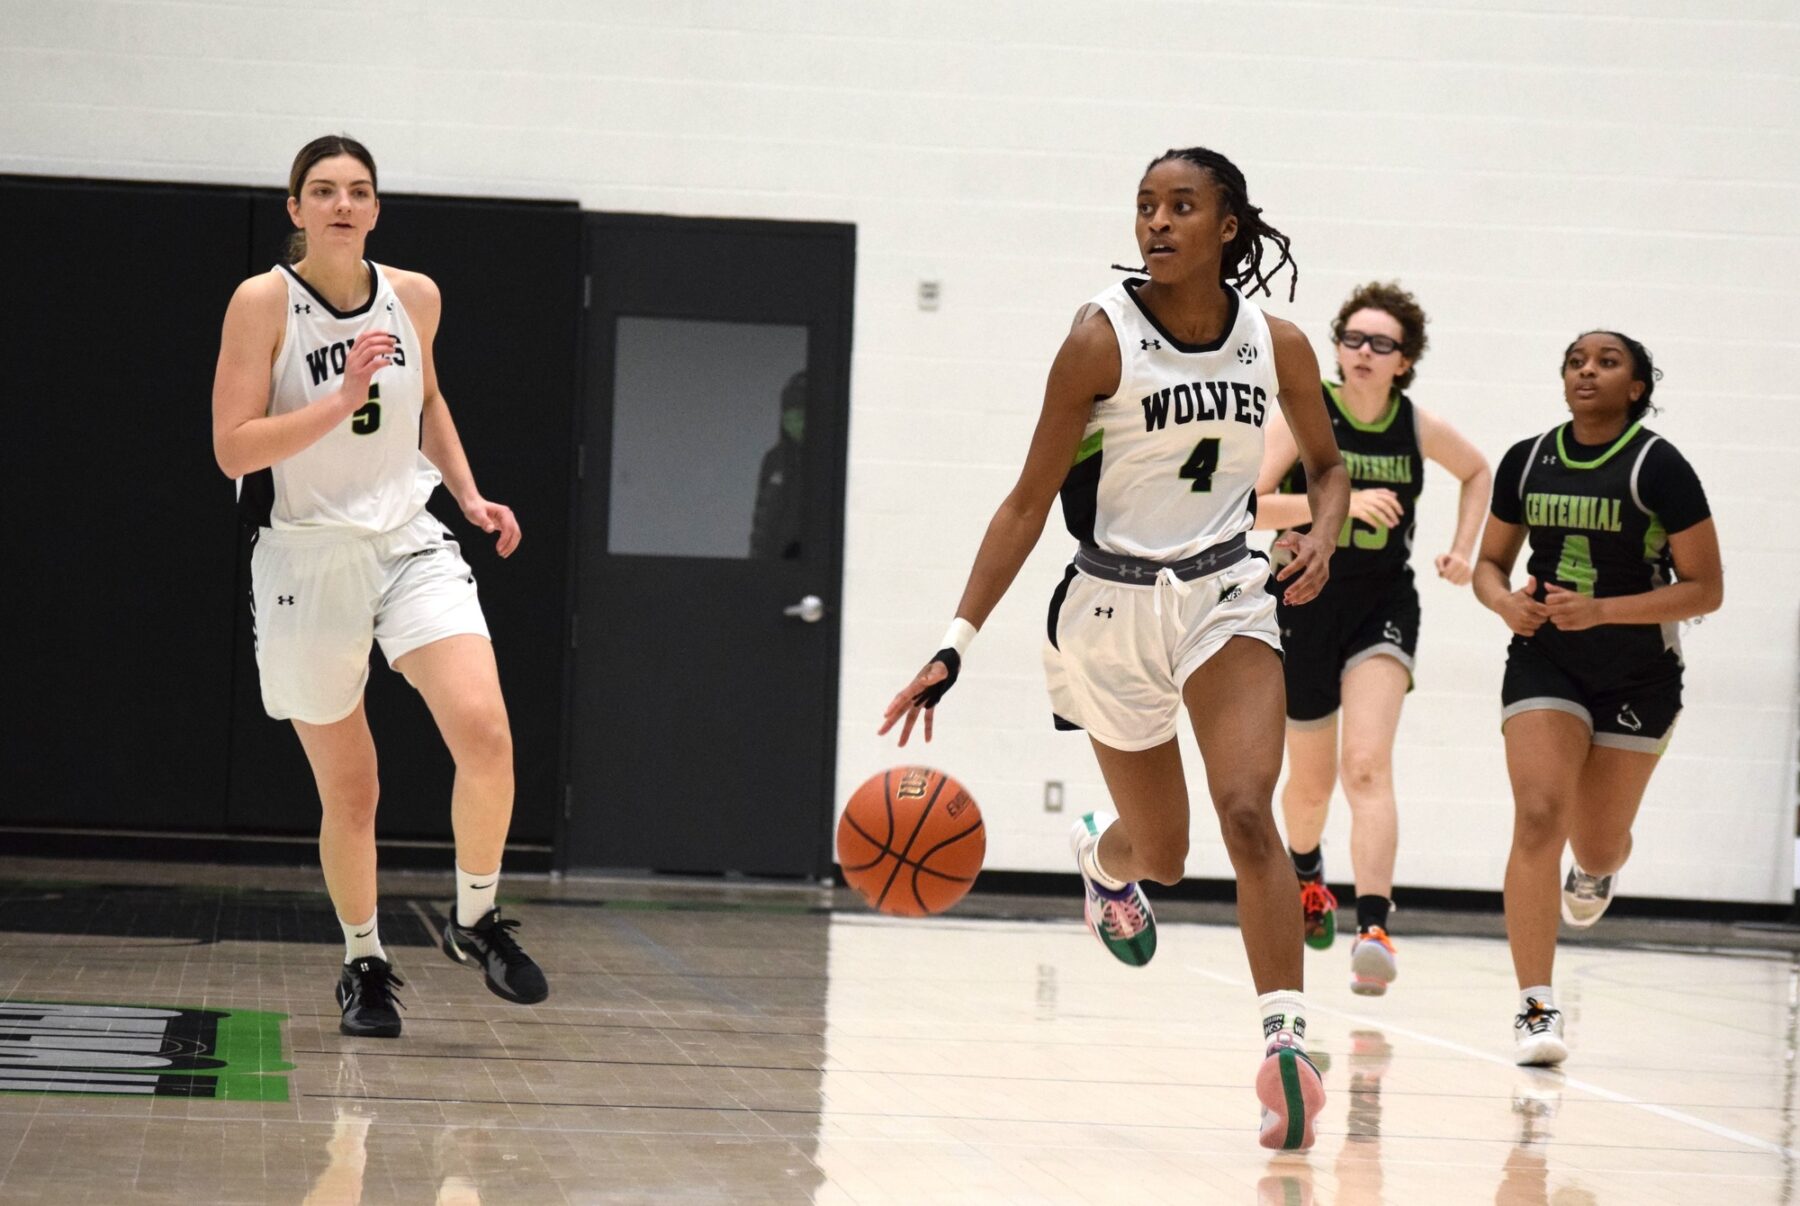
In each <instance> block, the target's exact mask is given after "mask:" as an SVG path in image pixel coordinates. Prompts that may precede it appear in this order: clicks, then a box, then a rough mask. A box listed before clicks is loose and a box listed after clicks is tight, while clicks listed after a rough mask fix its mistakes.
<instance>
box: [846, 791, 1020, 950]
mask: <svg viewBox="0 0 1800 1206" xmlns="http://www.w3.org/2000/svg"><path fill="white" fill-rule="evenodd" d="M837 848H838V864H839V865H840V866H841V867H842V868H843V870H844V882H845V883H847V884H849V885H850V886H851V887H852V888H855V889H856V890H857V891H858V892H859V893H861V894H862V898H863V899H864V900H866V901H868V902H869V903H870V904H872V905H874V906H875V907H876V908H878V909H880V910H881V911H882V912H883V913H894V914H896V915H898V916H901V917H923V916H924V915H925V914H927V913H942V912H943V911H944V910H945V909H947V908H949V907H950V906H951V905H953V904H955V903H956V902H957V901H959V900H961V899H962V898H963V895H964V894H965V893H966V892H968V890H969V886H970V885H971V884H973V883H974V882H975V877H976V876H977V875H979V874H981V860H982V859H983V858H984V857H985V856H986V855H987V831H986V830H985V829H983V828H982V825H981V809H979V808H977V807H976V806H975V800H974V798H973V797H972V796H970V795H969V793H968V792H966V791H964V790H963V785H962V784H960V783H958V782H957V781H956V780H955V779H952V778H951V777H950V776H949V775H946V774H945V773H944V772H943V771H940V770H932V769H931V768H930V767H926V766H896V767H893V768H891V769H889V770H885V771H882V772H881V773H880V774H879V775H874V776H872V777H871V778H870V779H869V780H868V781H867V782H866V783H864V784H863V785H862V786H861V787H859V788H857V789H856V790H855V791H854V792H852V793H851V796H850V803H849V804H847V805H845V806H844V815H843V818H842V819H841V820H839V821H838V832H837Z"/></svg>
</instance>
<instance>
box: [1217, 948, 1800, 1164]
mask: <svg viewBox="0 0 1800 1206" xmlns="http://www.w3.org/2000/svg"><path fill="white" fill-rule="evenodd" d="M1186 966H1187V969H1188V970H1189V971H1191V972H1194V973H1196V974H1198V975H1202V976H1205V977H1206V978H1207V979H1209V980H1216V981H1218V982H1219V983H1221V984H1230V985H1233V986H1234V987H1237V988H1248V987H1250V985H1249V984H1248V983H1246V982H1245V981H1243V980H1238V979H1234V978H1232V977H1230V976H1226V975H1221V974H1220V973H1218V972H1215V971H1209V970H1207V969H1206V968H1203V967H1194V966H1193V965H1191V964H1189V965H1186ZM1306 1010H1307V1012H1308V1013H1323V1014H1330V1015H1331V1016H1333V1017H1338V1018H1342V1019H1343V1020H1345V1021H1347V1022H1355V1023H1358V1024H1360V1025H1364V1026H1367V1027H1369V1028H1370V1029H1372V1030H1379V1031H1381V1032H1383V1033H1384V1034H1398V1035H1401V1036H1403V1037H1405V1038H1409V1039H1412V1040H1413V1041H1415V1042H1420V1043H1426V1044H1429V1045H1430V1046H1433V1047H1441V1048H1443V1049H1444V1050H1446V1051H1454V1052H1456V1053H1457V1054H1458V1055H1463V1056H1467V1057H1469V1058H1471V1059H1478V1060H1481V1061H1482V1062H1483V1063H1489V1064H1497V1065H1499V1066H1500V1067H1502V1068H1512V1069H1515V1070H1517V1069H1518V1068H1519V1066H1520V1065H1518V1064H1516V1063H1514V1062H1513V1061H1512V1060H1510V1059H1506V1058H1504V1057H1503V1056H1500V1055H1496V1054H1495V1053H1493V1052H1492V1051H1483V1050H1482V1049H1481V1048H1479V1047H1470V1046H1468V1045H1466V1044H1464V1043H1459V1042H1457V1041H1456V1040H1455V1039H1447V1038H1439V1037H1438V1036H1437V1035H1435V1034H1427V1033H1425V1032H1424V1031H1422V1030H1414V1029H1413V1028H1411V1027H1410V1026H1399V1025H1395V1024H1394V1023H1392V1022H1388V1021H1386V1020H1384V1019H1381V1018H1372V1017H1369V1016H1368V1015H1366V1014H1360V1013H1351V1012H1350V1011H1349V1010H1346V1009H1339V1008H1337V1007H1336V1006H1332V1005H1321V1004H1319V1003H1317V1002H1316V1001H1313V1000H1310V999H1309V1000H1308V1001H1307V1002H1306ZM1555 1075H1560V1076H1561V1077H1562V1083H1563V1086H1564V1087H1565V1088H1571V1089H1579V1090H1580V1091H1581V1092H1584V1093H1587V1094H1589V1095H1591V1096H1594V1097H1598V1098H1600V1099H1601V1100H1603V1101H1610V1102H1613V1103H1614V1104H1616V1105H1627V1106H1631V1107H1632V1108H1634V1109H1639V1110H1642V1111H1644V1112H1645V1113H1646V1114H1653V1115H1655V1116H1656V1117H1658V1118H1662V1119H1664V1120H1666V1121H1669V1122H1678V1123H1680V1124H1682V1125H1683V1126H1689V1127H1692V1128H1694V1129H1695V1130H1698V1131H1704V1132H1705V1133H1706V1134H1709V1135H1712V1136H1714V1137H1715V1138H1718V1139H1728V1140H1730V1141H1731V1142H1733V1143H1737V1144H1741V1145H1743V1146H1744V1147H1748V1148H1753V1149H1755V1150H1757V1151H1760V1152H1764V1153H1766V1154H1768V1155H1771V1156H1780V1157H1781V1158H1782V1159H1784V1160H1793V1159H1795V1158H1796V1153H1795V1152H1794V1149H1793V1148H1790V1147H1784V1146H1782V1145H1781V1144H1779V1143H1772V1142H1770V1141H1769V1140H1767V1139H1758V1138H1757V1137H1756V1136H1755V1135H1749V1134H1745V1133H1744V1132H1743V1131H1740V1130H1737V1129H1736V1128H1734V1127H1729V1126H1726V1125H1724V1124H1723V1123H1718V1122H1708V1121H1707V1120H1706V1119H1704V1118H1696V1117H1695V1116H1694V1115H1692V1114H1688V1113H1684V1112H1683V1111H1681V1110H1677V1109H1674V1108H1673V1107H1670V1106H1665V1105H1658V1104H1657V1103H1655V1102H1653V1101H1642V1100H1640V1099H1638V1098H1636V1097H1633V1096H1631V1095H1630V1094H1629V1093H1621V1092H1619V1091H1618V1090H1616V1089H1609V1088H1607V1087H1606V1086H1605V1085H1597V1084H1594V1083H1593V1082H1592V1081H1587V1080H1580V1079H1578V1078H1576V1077H1573V1076H1570V1075H1569V1074H1568V1073H1566V1072H1560V1073H1555Z"/></svg>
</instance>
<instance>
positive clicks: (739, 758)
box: [561, 215, 855, 876]
mask: <svg viewBox="0 0 1800 1206" xmlns="http://www.w3.org/2000/svg"><path fill="white" fill-rule="evenodd" d="M586 244H587V246H586V252H585V254H586V258H587V271H588V273H589V276H590V279H591V285H590V293H589V308H588V310H587V330H586V343H587V353H586V381H585V385H584V404H583V405H584V433H583V436H582V443H583V458H582V459H583V465H584V468H583V470H582V475H581V480H580V500H579V503H578V507H577V511H578V530H577V535H576V555H575V565H576V592H577V598H576V602H575V617H576V620H575V630H574V631H575V637H574V639H575V649H574V656H573V666H574V671H573V674H574V682H573V685H572V706H571V711H570V723H571V725H572V726H573V730H572V734H571V741H570V751H571V755H570V792H569V799H568V815H567V818H566V822H565V830H564V840H563V842H562V844H561V851H562V854H561V862H562V863H563V865H564V866H567V867H571V868H590V869H592V868H630V869H646V870H652V871H667V872H681V873H690V874H692V873H728V872H741V873H744V874H749V875H769V876H810V875H822V874H825V873H826V871H827V870H828V869H829V866H830V862H831V853H830V852H831V841H830V823H831V815H832V800H831V791H832V784H833V778H834V776H833V762H834V757H835V735H836V727H837V674H838V634H839V624H838V599H839V596H840V583H841V579H842V543H843V500H844V455H845V426H846V425H845V415H846V411H847V408H848V380H849V373H848V370H849V347H850V299H851V282H852V274H853V271H854V254H855V242H854V231H853V230H852V229H851V228H849V227H845V226H833V225H810V224H797V223H770V222H732V221H717V220H701V219H678V218H651V217H626V216H614V215H591V216H590V217H589V218H588V229H587V239H586Z"/></svg>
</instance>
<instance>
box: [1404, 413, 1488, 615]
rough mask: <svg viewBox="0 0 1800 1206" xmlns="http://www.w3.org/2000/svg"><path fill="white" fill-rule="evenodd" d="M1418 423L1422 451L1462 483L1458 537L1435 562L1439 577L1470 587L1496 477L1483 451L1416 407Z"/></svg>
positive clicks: (1458, 509)
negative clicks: (1482, 528) (1476, 546)
mask: <svg viewBox="0 0 1800 1206" xmlns="http://www.w3.org/2000/svg"><path fill="white" fill-rule="evenodd" d="M1413 414H1414V415H1415V416H1417V418H1418V424H1419V451H1420V452H1422V453H1423V454H1424V455H1425V456H1426V457H1427V458H1428V459H1430V460H1434V461H1436V462H1437V463H1438V464H1440V465H1442V466H1443V467H1444V468H1446V469H1448V470H1449V471H1450V472H1451V473H1452V474H1454V475H1455V476H1456V480H1457V481H1459V482H1461V483H1462V494H1461V495H1460V496H1459V497H1458V499H1457V503H1456V536H1455V538H1454V539H1452V540H1451V542H1450V551H1449V552H1447V553H1439V554H1438V555H1437V559H1436V565H1437V572H1438V577H1440V578H1443V579H1445V580H1446V581H1449V582H1451V583H1454V584H1455V585H1457V586H1465V585H1467V584H1468V582H1469V579H1470V577H1471V576H1472V574H1473V571H1474V566H1475V542H1476V540H1478V539H1479V538H1480V536H1481V520H1482V517H1483V516H1484V515H1485V514H1486V513H1487V504H1488V497H1489V495H1490V494H1491V492H1492V491H1493V486H1494V474H1493V471H1492V470H1490V469H1489V468H1488V463H1487V458H1486V457H1485V456H1482V455H1481V449H1479V448H1477V447H1475V445H1473V444H1471V443H1469V441H1468V440H1467V439H1466V438H1464V436H1463V434H1462V433H1461V432H1460V431H1458V430H1456V428H1454V427H1452V426H1450V424H1448V423H1446V422H1444V420H1442V419H1440V418H1438V417H1437V416H1436V415H1434V414H1432V413H1431V412H1430V411H1428V410H1426V409H1424V408H1423V407H1420V406H1415V407H1413Z"/></svg>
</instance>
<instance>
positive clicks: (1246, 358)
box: [1237, 343, 1256, 364]
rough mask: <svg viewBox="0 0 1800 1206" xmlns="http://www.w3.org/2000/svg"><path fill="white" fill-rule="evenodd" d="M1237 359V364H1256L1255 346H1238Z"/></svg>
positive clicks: (1247, 344) (1243, 344) (1246, 344)
mask: <svg viewBox="0 0 1800 1206" xmlns="http://www.w3.org/2000/svg"><path fill="white" fill-rule="evenodd" d="M1237 358H1238V363H1239V364H1255V363H1256V345H1255V344H1253V343H1240V344H1238V350H1237Z"/></svg>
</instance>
